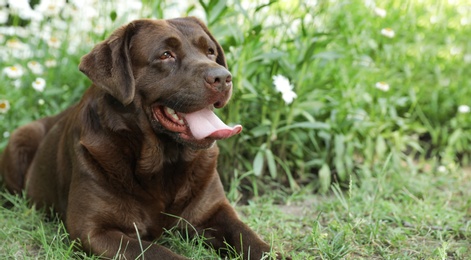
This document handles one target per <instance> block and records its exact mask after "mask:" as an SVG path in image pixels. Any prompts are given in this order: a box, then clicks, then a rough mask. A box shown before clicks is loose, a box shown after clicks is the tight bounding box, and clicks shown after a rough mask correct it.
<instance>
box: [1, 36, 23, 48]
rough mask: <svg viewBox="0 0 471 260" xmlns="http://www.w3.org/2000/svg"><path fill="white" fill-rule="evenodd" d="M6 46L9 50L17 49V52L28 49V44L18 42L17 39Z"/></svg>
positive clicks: (9, 41) (13, 39)
mask: <svg viewBox="0 0 471 260" xmlns="http://www.w3.org/2000/svg"><path fill="white" fill-rule="evenodd" d="M6 46H7V47H8V48H9V49H15V50H23V49H25V48H26V44H24V43H23V42H22V41H20V40H18V39H17V38H12V39H9V40H8V41H7V42H6Z"/></svg>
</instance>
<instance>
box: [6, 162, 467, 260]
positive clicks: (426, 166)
mask: <svg viewBox="0 0 471 260" xmlns="http://www.w3.org/2000/svg"><path fill="white" fill-rule="evenodd" d="M435 166H436V165H433V164H430V162H412V163H411V164H405V165H404V166H401V167H398V166H395V165H392V164H391V160H387V161H386V162H385V163H384V164H378V165H377V166H376V167H375V170H374V171H372V172H369V173H368V174H371V175H370V176H369V178H362V179H358V178H355V179H354V180H353V181H352V183H351V185H350V186H349V188H348V189H347V190H341V189H339V188H338V186H335V185H334V186H333V187H332V189H331V190H330V191H329V192H327V193H325V194H312V192H311V189H310V187H305V188H303V189H301V190H300V191H299V192H295V193H290V194H288V193H283V192H280V190H277V189H272V191H271V192H266V194H265V195H263V196H260V197H257V198H255V199H253V200H250V201H249V202H248V204H246V205H236V208H237V210H238V211H239V213H240V216H241V218H242V219H243V220H244V221H245V222H246V223H247V224H248V225H249V226H251V227H252V228H253V229H254V230H255V231H257V232H258V233H259V234H261V236H262V237H263V238H264V239H265V240H266V241H268V242H269V243H270V244H272V245H273V246H274V247H275V248H276V249H277V250H278V251H281V252H284V253H285V254H289V255H291V256H292V257H293V259H299V260H304V259H340V258H343V259H467V257H468V256H469V255H470V254H471V248H470V247H469V243H470V242H469V241H470V239H471V218H470V209H471V169H469V168H467V169H465V170H463V169H459V168H456V169H453V167H451V166H450V169H448V170H447V171H446V172H439V171H437V169H436V167H435ZM365 174H367V173H366V172H365ZM1 195H2V197H1V199H0V202H2V204H3V202H6V201H10V202H12V203H13V204H15V207H12V208H9V209H6V208H2V209H1V210H0V240H1V241H3V243H2V245H0V257H1V258H2V259H8V258H15V259H38V258H39V259H69V258H80V259H90V257H87V256H84V255H83V253H81V252H77V251H73V250H72V247H73V244H71V242H70V241H69V240H68V239H67V236H66V232H65V231H64V228H63V225H62V224H61V223H60V222H59V221H57V220H50V221H45V220H44V215H43V213H41V212H38V211H35V210H32V209H31V208H30V207H28V206H27V205H26V202H25V200H23V199H21V198H15V197H12V196H11V195H7V194H5V193H1ZM159 243H163V244H165V245H166V246H168V247H170V248H172V250H174V251H176V252H179V253H181V254H183V255H186V256H188V257H191V258H193V259H217V255H216V254H215V252H214V250H208V249H207V248H206V247H205V246H204V240H203V239H201V238H190V237H188V236H187V235H186V234H185V232H182V233H178V232H176V231H169V232H168V233H167V234H166V235H164V237H163V238H162V239H160V241H159ZM231 259H237V258H236V257H235V256H234V257H233V258H231Z"/></svg>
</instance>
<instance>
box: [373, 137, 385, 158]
mask: <svg viewBox="0 0 471 260" xmlns="http://www.w3.org/2000/svg"><path fill="white" fill-rule="evenodd" d="M386 150H387V146H386V141H384V138H383V137H382V136H378V138H377V139H376V147H375V152H376V155H377V156H378V157H380V158H381V157H383V156H384V154H385V153H386Z"/></svg>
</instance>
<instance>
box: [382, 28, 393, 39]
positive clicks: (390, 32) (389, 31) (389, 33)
mask: <svg viewBox="0 0 471 260" xmlns="http://www.w3.org/2000/svg"><path fill="white" fill-rule="evenodd" d="M381 34H382V35H383V36H386V37H388V38H394V36H396V33H395V32H394V30H393V29H391V28H384V29H381Z"/></svg>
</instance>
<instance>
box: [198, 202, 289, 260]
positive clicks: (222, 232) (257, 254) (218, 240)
mask: <svg viewBox="0 0 471 260" xmlns="http://www.w3.org/2000/svg"><path fill="white" fill-rule="evenodd" d="M213 212H214V213H213V214H212V215H211V216H210V217H209V218H208V219H207V221H206V222H205V223H204V224H203V225H200V226H199V230H201V231H202V233H203V234H204V236H205V237H206V238H207V239H208V242H209V243H210V244H212V246H213V247H214V248H215V249H224V248H226V243H227V244H228V245H230V246H231V247H233V248H234V249H235V250H236V251H237V252H238V253H239V254H242V258H243V259H251V260H258V259H261V258H262V257H263V255H264V254H265V253H268V252H270V246H269V245H268V244H267V243H265V242H264V241H263V240H262V239H260V237H259V236H258V235H257V234H256V233H255V232H254V231H253V230H251V229H250V228H249V227H248V226H247V225H246V224H244V223H243V222H242V221H241V220H240V219H239V218H238V217H237V214H236V213H235V211H234V209H233V208H232V207H231V205H229V203H223V204H221V205H220V206H219V207H218V208H217V209H216V210H214V211H213ZM280 259H281V258H280Z"/></svg>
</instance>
